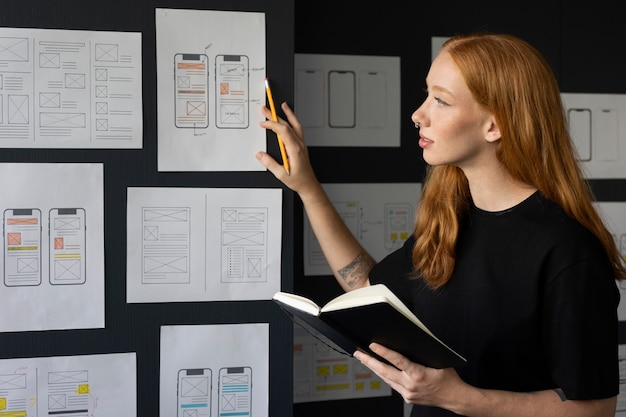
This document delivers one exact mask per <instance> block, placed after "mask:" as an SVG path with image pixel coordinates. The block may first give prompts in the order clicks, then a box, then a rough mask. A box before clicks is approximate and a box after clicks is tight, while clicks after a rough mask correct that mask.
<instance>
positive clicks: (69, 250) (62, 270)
mask: <svg viewBox="0 0 626 417" xmlns="http://www.w3.org/2000/svg"><path fill="white" fill-rule="evenodd" d="M48 239H49V265H50V268H49V281H50V284H51V285H78V284H84V283H85V281H86V279H87V248H86V243H87V223H86V213H85V209H83V208H78V207H72V208H51V209H50V211H49V212H48Z"/></svg>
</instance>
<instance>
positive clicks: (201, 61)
mask: <svg viewBox="0 0 626 417" xmlns="http://www.w3.org/2000/svg"><path fill="white" fill-rule="evenodd" d="M208 71H209V58H208V57H207V56H206V55H204V54H176V55H175V56H174V88H175V90H174V92H175V100H176V102H175V107H176V119H175V124H176V127H188V128H189V127H190V128H201V129H204V128H206V127H208V126H209V112H208V110H209V109H208V100H209V73H208Z"/></svg>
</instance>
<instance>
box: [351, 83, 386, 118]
mask: <svg viewBox="0 0 626 417" xmlns="http://www.w3.org/2000/svg"><path fill="white" fill-rule="evenodd" d="M357 96H358V97H359V100H358V104H357V108H358V110H359V123H358V125H359V126H362V127H368V128H377V129H382V128H384V127H385V126H386V124H387V107H388V106H387V76H386V74H385V73H384V72H382V71H361V72H360V73H359V92H358V94H357Z"/></svg>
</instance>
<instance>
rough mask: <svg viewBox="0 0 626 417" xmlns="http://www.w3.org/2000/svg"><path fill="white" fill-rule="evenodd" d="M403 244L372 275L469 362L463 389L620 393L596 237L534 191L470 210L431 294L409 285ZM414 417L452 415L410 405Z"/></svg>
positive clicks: (610, 285)
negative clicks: (451, 265)
mask: <svg viewBox="0 0 626 417" xmlns="http://www.w3.org/2000/svg"><path fill="white" fill-rule="evenodd" d="M414 243H415V239H414V237H411V238H409V239H408V240H407V241H406V242H405V244H404V246H403V247H402V248H400V249H398V250H397V251H395V252H393V253H391V254H390V255H388V256H387V257H386V258H385V259H383V260H382V261H381V262H380V263H378V265H376V266H375V267H374V269H373V270H372V272H371V273H370V281H371V283H372V284H377V283H385V284H386V285H387V286H389V288H390V289H391V290H392V291H394V292H395V293H396V294H397V295H398V296H399V297H400V298H402V300H403V301H404V302H405V303H407V305H409V306H412V308H413V310H414V311H415V313H416V315H417V316H418V317H419V318H420V320H422V322H423V323H424V324H425V325H426V326H427V327H428V328H429V329H430V330H431V331H432V332H433V333H434V334H435V335H436V336H437V337H439V338H440V339H442V340H443V342H444V343H446V344H447V345H448V346H450V347H451V348H452V349H454V350H456V351H457V352H459V354H461V355H463V356H464V357H465V358H466V359H467V364H466V365H465V366H464V367H461V368H458V369H457V371H458V373H459V375H460V376H461V378H463V380H464V381H466V382H467V383H469V384H471V385H473V386H476V387H480V388H491V389H502V390H509V391H518V392H528V391H538V390H544V389H553V388H561V389H563V391H564V393H565V395H566V396H567V398H568V399H572V400H587V399H600V398H607V397H613V396H615V395H617V394H618V393H619V369H618V357H617V349H618V330H617V328H618V326H617V323H618V319H617V306H618V304H619V291H618V289H617V285H616V282H615V280H614V275H613V271H612V269H611V265H610V262H609V260H608V258H607V256H606V254H605V252H604V250H603V248H602V246H601V245H600V243H599V241H598V240H597V239H596V238H595V237H594V236H593V235H592V234H591V233H590V232H589V231H588V230H587V229H585V228H584V227H582V226H581V225H580V224H578V223H577V222H575V221H574V220H572V219H571V218H569V217H568V216H567V215H565V213H564V212H563V210H561V208H560V207H558V206H557V205H556V204H554V203H552V202H550V201H548V200H547V199H546V198H545V197H543V196H542V195H541V194H540V193H539V192H537V193H535V194H534V195H532V196H531V197H529V198H528V199H526V200H525V201H523V202H522V203H520V204H519V205H517V206H515V207H514V208H512V209H509V210H505V211H502V212H485V211H482V210H480V209H478V208H476V207H472V208H471V210H470V212H469V215H468V217H467V219H466V221H465V222H464V224H463V226H462V229H461V232H460V236H459V240H458V244H457V261H456V266H455V269H454V273H453V275H452V278H451V279H450V281H449V282H448V283H447V284H446V285H445V286H443V287H442V288H440V289H438V290H432V289H429V288H428V287H426V286H425V285H424V283H423V282H422V281H421V280H410V279H407V277H408V275H409V273H410V272H411V270H412V263H411V251H412V248H413V245H414ZM411 415H412V416H446V415H448V416H449V415H455V414H454V413H450V412H447V411H444V410H441V409H438V408H432V407H418V406H415V407H413V413H412V414H411Z"/></svg>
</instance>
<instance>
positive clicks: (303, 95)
mask: <svg viewBox="0 0 626 417" xmlns="http://www.w3.org/2000/svg"><path fill="white" fill-rule="evenodd" d="M324 78H325V77H324V71H322V70H319V69H310V70H309V69H301V70H297V71H296V88H295V108H294V110H295V111H297V112H298V115H299V116H298V117H299V118H300V123H302V126H303V127H323V126H324V123H325V122H324V114H325V112H324V109H325V107H326V106H325V103H324V100H325V90H324V88H325V86H324V84H325V83H324Z"/></svg>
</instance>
